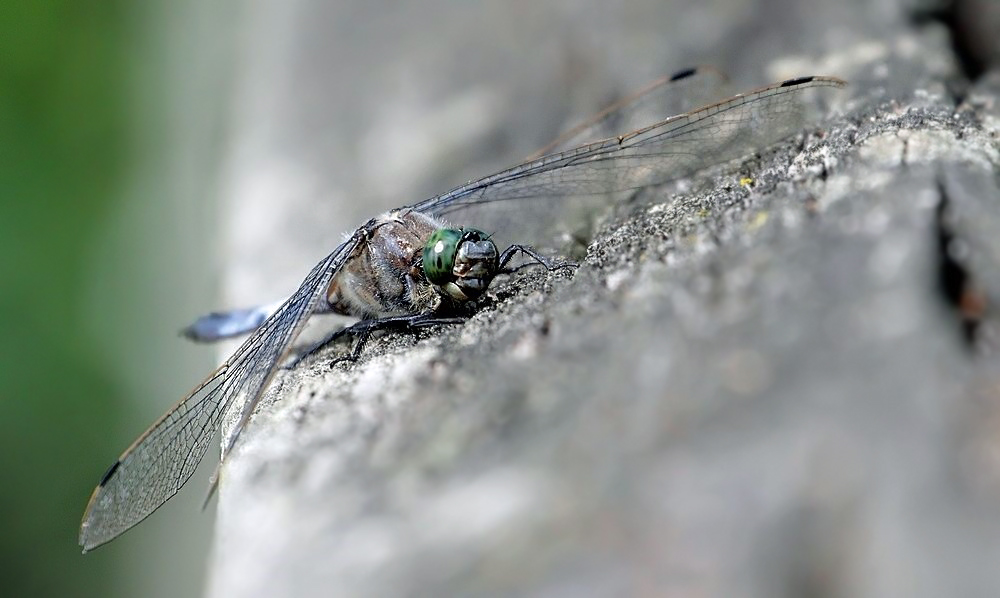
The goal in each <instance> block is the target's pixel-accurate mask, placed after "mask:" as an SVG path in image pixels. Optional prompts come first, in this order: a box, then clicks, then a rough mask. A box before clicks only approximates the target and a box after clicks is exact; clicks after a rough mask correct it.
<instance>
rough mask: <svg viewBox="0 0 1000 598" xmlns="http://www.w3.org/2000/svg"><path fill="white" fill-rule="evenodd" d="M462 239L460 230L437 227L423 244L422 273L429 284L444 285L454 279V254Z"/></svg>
mask: <svg viewBox="0 0 1000 598" xmlns="http://www.w3.org/2000/svg"><path fill="white" fill-rule="evenodd" d="M461 240H462V231H460V230H458V229H455V228H439V229H437V230H436V231H434V232H433V233H432V234H431V236H430V238H429V239H427V243H426V244H425V245H424V255H423V262H424V275H425V276H426V277H427V280H428V281H429V282H430V283H431V284H436V285H439V286H440V285H446V284H448V283H450V282H452V281H454V280H455V274H454V272H453V270H454V269H455V254H456V253H458V243H459V242H460V241H461Z"/></svg>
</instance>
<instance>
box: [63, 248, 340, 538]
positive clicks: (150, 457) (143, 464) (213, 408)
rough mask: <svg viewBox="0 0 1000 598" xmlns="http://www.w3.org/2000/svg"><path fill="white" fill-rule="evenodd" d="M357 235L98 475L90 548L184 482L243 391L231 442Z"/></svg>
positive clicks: (86, 528)
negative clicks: (101, 476)
mask: <svg viewBox="0 0 1000 598" xmlns="http://www.w3.org/2000/svg"><path fill="white" fill-rule="evenodd" d="M359 238H360V237H359V236H358V235H357V234H355V235H354V236H353V237H352V238H351V240H349V241H347V242H345V243H344V244H342V245H341V246H340V247H338V248H337V249H336V250H334V252H333V253H331V254H330V255H329V256H327V257H326V258H325V259H324V260H323V261H321V262H320V263H319V264H317V265H316V267H315V268H313V270H312V272H310V273H309V275H308V276H307V277H306V279H305V280H304V281H303V282H302V285H301V286H300V287H299V289H298V290H297V291H296V292H295V293H294V294H293V295H292V296H291V297H290V298H289V299H288V300H287V301H285V303H284V304H282V305H281V307H280V308H278V309H277V311H275V312H274V314H272V315H271V316H270V317H269V318H268V319H267V320H266V321H265V322H264V323H263V324H262V325H261V326H260V328H258V329H257V330H256V332H254V333H253V335H252V336H250V337H249V338H248V339H247V340H246V341H245V342H244V343H243V344H242V345H241V346H240V347H239V349H237V350H236V352H235V353H233V355H232V356H231V357H230V358H229V359H228V360H226V362H225V363H223V364H222V365H221V366H220V367H219V368H218V369H217V370H215V372H213V373H212V374H211V375H210V376H209V377H208V378H206V379H205V381H204V382H202V383H201V384H200V385H199V386H198V387H197V388H195V389H194V390H193V391H191V393H190V394H189V395H188V396H187V397H185V398H184V399H182V400H181V401H180V402H179V403H177V404H176V405H175V406H174V407H173V408H172V409H170V411H167V413H165V414H164V415H163V417H161V418H160V419H159V420H158V421H157V422H156V423H154V424H153V425H152V426H151V427H150V428H149V429H148V430H146V432H145V433H143V435H142V436H140V437H139V438H138V439H137V440H136V441H135V443H133V444H132V446H131V447H129V448H128V449H127V450H126V451H125V452H124V453H123V454H122V455H121V457H119V458H118V460H117V461H116V462H115V463H114V464H113V465H112V466H111V468H110V469H108V471H107V473H105V474H104V478H102V479H101V482H100V483H99V484H98V486H97V488H95V489H94V493H93V494H92V495H91V497H90V502H89V503H88V505H87V510H86V511H85V512H84V515H83V523H82V524H81V526H80V545H81V546H83V548H84V551H87V550H91V549H93V548H96V547H98V546H100V545H101V544H104V543H106V542H109V541H111V540H113V539H114V538H115V537H117V536H118V535H120V534H121V533H123V532H125V531H126V530H127V529H129V528H130V527H132V526H133V525H135V524H137V523H139V522H140V521H142V520H143V519H145V518H146V517H147V516H149V515H150V514H151V513H152V512H153V511H155V510H156V509H157V508H159V507H160V505H162V504H163V503H164V502H166V501H167V499H169V498H170V497H172V496H173V495H174V494H176V493H177V491H178V490H180V488H181V487H182V486H183V485H184V484H185V482H187V480H188V479H189V478H190V477H191V475H192V474H193V473H194V471H195V469H196V468H197V467H198V464H199V463H200V462H201V460H202V458H203V457H204V456H205V452H206V451H207V450H208V446H209V444H210V443H211V442H212V439H213V438H214V437H215V432H216V430H218V429H219V425H220V423H221V422H222V418H223V416H224V415H225V414H226V412H227V411H228V410H229V406H230V405H231V404H232V403H233V401H234V400H235V399H236V398H237V397H238V396H241V395H242V396H244V397H246V401H245V403H244V406H243V410H242V412H241V416H240V419H239V421H238V423H237V424H236V426H235V428H234V429H233V433H232V435H231V436H230V440H229V442H228V444H227V448H226V450H225V451H223V454H225V453H226V452H228V449H229V448H231V447H232V445H233V443H234V442H235V441H236V438H237V437H238V436H239V433H240V431H241V430H242V429H243V426H244V425H245V424H246V421H247V420H248V419H249V416H250V413H251V412H252V411H253V409H254V407H255V406H256V405H257V402H258V401H259V400H260V397H261V395H262V394H263V391H264V389H265V388H266V387H267V385H268V382H269V381H270V380H271V378H272V376H273V375H274V372H275V371H276V369H277V366H278V364H279V362H280V361H281V359H282V357H283V356H284V355H285V352H286V351H287V350H288V347H289V345H290V344H291V342H292V341H293V340H294V339H295V337H296V336H297V335H298V333H299V332H300V331H301V329H302V327H303V326H304V324H305V322H306V320H307V319H308V317H309V314H310V313H312V311H313V310H314V309H315V306H316V304H317V302H318V301H319V300H320V299H321V298H322V296H323V294H324V293H325V292H326V288H327V286H328V285H329V283H330V280H331V279H332V278H333V276H334V275H335V274H336V273H337V272H338V271H339V270H340V268H341V267H342V266H343V264H344V262H345V261H346V259H347V258H348V257H349V256H350V255H351V253H352V252H353V251H354V248H355V247H357V245H358V242H359V241H358V239H359Z"/></svg>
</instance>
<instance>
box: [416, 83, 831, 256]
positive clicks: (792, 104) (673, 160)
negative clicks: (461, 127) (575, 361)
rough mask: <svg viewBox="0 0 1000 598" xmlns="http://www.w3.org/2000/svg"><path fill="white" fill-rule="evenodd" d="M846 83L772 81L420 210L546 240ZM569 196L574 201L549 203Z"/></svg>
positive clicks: (783, 125)
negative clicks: (811, 94) (816, 93)
mask: <svg viewBox="0 0 1000 598" xmlns="http://www.w3.org/2000/svg"><path fill="white" fill-rule="evenodd" d="M844 85H846V83H845V82H844V81H842V80H840V79H837V78H834V77H803V78H800V79H791V80H788V81H783V82H781V83H775V84H772V85H768V86H766V87H762V88H760V89H756V90H754V91H751V92H747V93H743V94H739V95H735V96H733V97H731V98H729V99H726V100H723V101H721V102H718V103H715V104H710V105H708V106H703V107H701V108H698V109H696V110H692V111H690V112H686V113H684V114H680V115H677V116H673V117H670V118H668V119H666V120H662V121H660V122H657V123H655V124H653V125H650V126H647V127H644V128H641V129H637V130H634V131H632V132H630V133H627V134H625V135H621V136H618V137H612V138H608V139H605V140H602V141H597V142H594V143H590V144H586V145H582V146H579V147H576V148H573V149H570V150H566V151H563V152H558V153H555V154H550V155H547V156H543V157H542V158H538V159H537V160H531V161H528V162H525V163H523V164H520V165H518V166H515V167H513V168H510V169H507V170H504V171H501V172H498V173H496V174H494V175H491V176H488V177H485V178H483V179H480V180H478V181H474V182H471V183H468V184H466V185H463V186H461V187H458V188H456V189H453V190H452V191H449V192H447V193H444V194H442V195H439V196H437V197H434V198H431V199H428V200H425V201H423V202H421V203H419V204H417V205H416V206H414V209H416V210H418V211H421V212H425V213H428V214H431V215H433V216H436V217H440V218H443V219H446V220H450V221H452V222H453V223H456V224H468V225H472V226H476V227H478V228H480V229H482V230H485V231H487V232H491V233H496V237H497V239H498V243H501V242H503V243H509V242H513V241H516V242H519V243H532V244H535V245H539V246H542V247H546V246H548V245H549V244H550V243H549V242H550V241H551V240H552V239H553V235H552V233H553V228H554V227H555V226H556V225H557V224H560V223H563V222H570V223H571V225H570V226H571V227H572V226H574V224H572V223H575V222H577V221H579V220H580V217H581V215H583V214H587V213H589V212H591V211H592V210H593V208H594V207H596V206H601V205H606V204H608V203H609V196H610V197H614V196H615V194H616V193H617V192H621V191H627V190H632V189H637V188H640V187H644V186H648V185H653V184H658V183H662V182H665V181H668V180H671V179H676V178H681V177H684V176H689V175H690V174H692V173H694V172H696V171H698V170H700V169H703V168H706V167H708V166H711V165H715V164H720V163H723V162H727V161H730V160H733V159H736V158H740V157H743V156H745V155H747V154H748V153H751V152H753V151H754V150H757V149H760V148H763V147H767V146H768V145H771V144H773V143H775V142H777V141H779V140H781V139H783V138H785V137H787V136H789V135H791V134H793V133H795V132H796V131H798V130H799V129H800V128H801V126H802V124H803V120H804V117H805V116H806V113H807V111H808V110H807V109H808V107H809V104H808V102H806V97H807V93H806V92H807V91H808V90H810V89H814V88H838V87H843V86H844ZM565 198H573V200H574V201H572V202H563V201H551V200H555V199H565ZM546 199H547V200H550V201H543V200H546Z"/></svg>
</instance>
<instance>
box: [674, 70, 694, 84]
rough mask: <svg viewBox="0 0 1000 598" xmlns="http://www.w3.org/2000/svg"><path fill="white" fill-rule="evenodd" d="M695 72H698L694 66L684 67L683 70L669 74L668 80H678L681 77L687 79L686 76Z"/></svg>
mask: <svg viewBox="0 0 1000 598" xmlns="http://www.w3.org/2000/svg"><path fill="white" fill-rule="evenodd" d="M697 72H698V69H696V68H689V69H684V70H683V71H677V72H676V73H674V74H673V75H670V80H671V81H680V80H681V79H687V78H688V77H690V76H691V75H693V74H695V73H697Z"/></svg>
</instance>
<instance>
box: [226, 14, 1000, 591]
mask: <svg viewBox="0 0 1000 598" xmlns="http://www.w3.org/2000/svg"><path fill="white" fill-rule="evenodd" d="M751 4H752V3H751ZM834 4H835V3H817V4H816V6H817V10H821V9H820V7H821V6H822V7H825V8H822V10H825V11H827V13H826V14H827V21H826V22H824V23H822V26H820V24H819V23H816V22H814V21H815V19H804V20H803V23H804V24H803V25H802V26H800V27H798V28H797V29H796V31H795V35H794V36H792V37H793V38H795V39H805V40H812V41H809V42H808V43H809V44H818V46H816V45H812V46H809V47H808V50H809V51H810V52H812V54H813V58H812V59H811V61H807V60H805V59H802V58H794V57H791V56H794V55H792V54H789V55H788V56H786V57H782V56H781V55H774V56H775V57H774V58H773V60H772V61H771V62H769V63H768V64H769V65H773V64H777V63H780V64H785V65H788V64H799V63H801V64H803V65H806V66H807V68H808V72H813V71H815V72H816V73H817V74H819V73H822V74H833V75H839V76H843V77H845V78H848V79H850V80H851V81H852V87H851V88H850V89H849V90H848V91H847V92H844V93H843V94H842V95H841V96H840V97H839V98H837V99H836V100H835V101H834V102H833V104H834V105H833V113H832V116H831V117H830V118H829V119H827V120H822V121H817V122H816V123H814V124H813V125H811V126H809V127H807V128H806V129H804V130H803V132H802V133H801V134H800V135H798V136H796V137H793V138H791V139H789V140H787V141H786V142H783V143H781V144H779V145H778V146H776V147H774V148H771V149H770V150H769V151H766V152H762V153H761V154H760V155H758V156H754V157H751V158H748V159H747V160H744V161H742V162H739V163H735V164H730V165H725V166H722V167H718V168H713V169H710V170H708V171H706V172H705V173H703V174H701V175H699V176H697V177H694V178H693V179H689V180H686V181H681V182H678V183H675V184H671V185H666V186H663V187H657V188H648V189H644V190H642V191H640V192H639V193H638V194H636V196H634V197H632V198H630V200H629V201H626V202H625V203H623V204H620V205H618V206H614V207H613V208H609V209H608V210H607V211H606V212H605V213H604V214H602V215H600V220H599V223H598V226H597V230H596V232H595V235H594V238H593V240H592V241H591V242H590V244H589V246H588V248H587V253H586V257H585V258H584V259H583V260H582V262H581V266H580V268H579V269H578V270H577V271H576V272H574V273H566V272H561V273H556V274H548V273H545V272H540V271H525V272H523V273H521V274H519V275H517V276H515V277H513V278H512V279H510V280H505V281H499V280H498V281H497V283H496V284H495V285H494V287H493V289H492V291H493V296H494V297H493V300H492V301H491V302H490V304H489V305H487V306H485V307H484V308H483V309H482V310H481V311H480V312H478V313H477V314H476V315H475V316H474V317H473V318H472V319H471V320H470V321H469V322H468V323H466V324H464V325H462V326H456V327H448V328H442V329H438V330H430V331H424V332H421V333H420V334H418V335H406V334H392V335H385V336H382V337H380V338H378V339H376V340H375V341H373V342H372V343H371V345H370V346H369V347H368V348H367V350H366V351H365V352H364V354H363V357H362V359H361V360H360V361H359V362H358V363H356V364H352V365H347V366H345V365H337V366H334V367H333V368H332V369H331V367H330V362H331V360H332V359H333V358H334V357H335V356H336V355H337V354H338V351H343V350H345V347H344V346H335V347H331V348H329V349H328V350H326V351H325V352H323V353H321V354H319V355H318V356H316V357H314V358H312V359H310V360H307V361H305V362H303V363H302V364H301V365H300V366H299V367H297V368H296V369H295V370H293V371H290V372H285V373H283V374H282V375H280V376H279V377H278V378H277V379H276V382H275V384H274V386H273V388H272V390H271V391H270V392H269V393H268V395H267V397H266V398H265V400H264V401H263V402H262V404H261V406H260V408H259V409H258V412H257V415H256V416H255V418H254V420H253V421H252V423H251V424H250V426H249V427H248V428H247V430H246V431H245V433H244V435H243V437H242V438H241V441H240V443H239V445H238V448H237V449H236V451H235V453H234V454H233V455H232V458H231V460H230V461H229V462H228V463H227V466H226V469H225V474H224V477H223V482H222V485H221V489H220V499H219V506H218V521H217V530H216V544H215V555H214V563H213V571H212V578H211V581H210V587H209V594H210V595H212V596H274V595H288V596H403V595H405V596H539V597H541V596H545V597H549V596H553V597H554V596H567V597H578V596H675V595H676V596H680V595H705V596H761V597H765V596H766V597H776V596H848V595H850V596H906V597H908V598H909V597H919V596H944V595H948V596H988V595H991V594H993V593H994V592H995V590H996V588H998V587H1000V567H998V566H997V564H998V563H1000V456H998V455H1000V390H998V388H1000V374H998V373H997V372H1000V368H997V359H996V357H995V356H993V353H992V352H991V347H995V346H996V337H997V336H998V335H997V332H996V330H997V328H996V327H997V316H996V307H995V305H996V301H998V297H1000V247H998V245H997V239H998V238H1000V184H998V180H1000V176H998V168H1000V144H998V138H997V134H998V129H1000V127H998V121H997V117H996V114H997V112H996V110H997V108H996V105H995V104H992V103H991V102H995V101H996V89H997V87H996V85H995V84H994V85H992V86H990V84H989V83H988V82H989V80H990V79H989V78H983V79H982V82H981V83H978V84H977V87H974V88H973V92H974V93H970V94H968V98H969V101H968V102H964V103H959V102H957V100H956V95H955V94H956V93H959V94H963V95H964V94H965V93H966V91H967V89H966V87H965V85H964V84H963V83H962V81H963V80H962V76H961V75H960V73H959V71H958V68H957V64H956V62H955V60H954V59H953V58H951V56H950V49H949V47H948V45H947V35H946V34H945V32H944V30H943V29H942V28H940V27H936V26H934V25H933V24H931V25H924V26H923V27H922V28H921V29H912V30H911V29H910V27H913V25H912V24H906V23H904V22H903V21H904V20H903V19H901V18H900V19H898V20H894V19H893V18H889V17H886V18H885V19H884V23H883V25H881V26H880V28H876V29H875V30H870V29H868V28H871V27H873V25H872V20H871V19H867V20H865V22H864V24H859V23H858V22H856V21H853V20H852V19H857V18H858V17H857V16H856V15H855V16H851V15H849V14H846V13H840V12H838V11H837V9H836V8H834V7H833V5H834ZM515 6H519V5H518V4H516V3H515ZM737 6H738V5H736V4H733V5H732V6H727V7H726V8H727V10H728V12H725V14H728V15H730V16H731V15H733V14H744V13H738V12H737V11H738V10H745V11H747V12H746V13H745V14H749V15H755V14H760V13H758V12H754V11H753V10H752V9H750V8H744V9H737V8H734V7H737ZM866 6H867V5H866ZM717 8H718V7H717ZM855 8H857V6H855ZM893 8H895V10H901V9H900V8H899V7H890V6H884V7H883V10H885V11H891V10H892V9H893ZM302 10H307V9H302ZM465 10H468V9H465ZM496 10H504V9H499V8H497V9H496ZM510 10H514V9H510ZM565 10H566V11H569V9H565ZM650 10H652V9H650ZM676 10H681V8H680V7H678V8H676ZM692 10H694V9H692ZM702 10H709V9H702ZM719 10H721V9H719ZM760 10H764V9H760ZM766 10H771V11H773V10H777V9H776V8H775V7H774V6H770V7H767V8H766ZM799 10H801V9H799ZM463 14H465V13H463ZM567 14H568V12H567ZM573 14H574V15H576V14H578V13H575V12H574V13H573ZM649 14H650V16H649V17H648V18H647V20H648V21H650V23H649V27H650V29H654V28H655V25H656V23H655V18H656V16H657V15H658V14H659V13H656V11H652V12H651V13H649ZM466 16H468V15H466ZM509 18H512V19H513V18H514V17H509ZM578 18H579V19H580V20H581V21H586V20H587V19H586V18H585V17H578ZM691 18H693V17H691ZM720 18H721V17H720ZM638 20H639V21H642V19H638ZM362 22H363V21H362ZM358 26H359V27H362V26H363V25H361V24H359V25H358ZM720 26H721V25H720ZM730 26H731V27H733V31H734V32H735V33H734V35H746V31H745V29H744V28H741V27H739V26H737V25H730ZM852 26H853V27H856V28H855V29H851V27H852ZM581 27H582V26H581ZM810 28H811V29H810ZM584 29H585V27H584ZM595 30H599V28H596V29H595ZM768 31H775V30H773V29H768ZM838 32H839V33H838ZM848 32H849V33H848ZM645 34H649V32H645V33H643V32H638V33H636V37H635V38H634V39H633V40H632V41H633V42H635V40H639V39H646V38H644V37H643V35H645ZM427 35H431V33H427ZM649 35H650V37H649V39H651V40H652V39H653V36H652V35H651V34H649ZM775 35H777V33H776V34H775ZM837 35H840V36H842V37H843V39H849V40H850V42H851V43H849V44H846V45H845V44H842V43H837V44H833V43H832V42H831V41H829V38H832V37H836V36H837ZM824 36H826V37H824ZM685 39H688V40H689V41H687V42H685V43H691V44H693V43H694V42H693V41H690V35H689V37H688V38H685ZM790 39H791V38H790ZM837 39H841V38H837ZM442 43H445V42H444V41H442ZM650 43H652V42H650ZM803 43H805V42H803ZM663 44H664V45H665V46H666V47H667V48H674V51H675V52H677V51H678V50H676V47H677V46H670V45H669V43H668V42H666V41H664V42H663ZM760 44H763V45H765V46H766V45H767V42H765V41H760V42H757V45H755V46H753V47H755V48H756V47H757V46H759V45H760ZM807 45H808V44H807ZM657 47H659V46H657ZM797 50H798V51H805V50H806V49H805V48H803V47H801V46H800V47H798V48H797ZM512 51H513V49H512ZM703 51H704V52H705V53H706V54H708V50H703ZM722 51H725V52H728V53H729V54H728V55H730V56H731V55H733V53H734V52H735V50H734V49H733V48H728V49H724V50H720V52H722ZM758 51H760V52H764V53H765V54H766V53H767V52H766V50H758ZM659 52H661V55H669V50H667V49H662V48H661V49H660V50H659ZM487 54H488V53H487ZM626 56H627V57H628V60H633V61H634V60H635V56H634V55H632V56H628V55H627V54H626ZM401 60H402V59H401ZM470 60H471V58H470ZM608 60H609V62H611V63H614V60H616V59H612V58H609V59H608ZM740 60H741V59H739V58H736V59H723V61H724V62H726V63H727V64H723V65H722V66H733V64H739V62H740ZM675 66H679V65H675ZM400 68H402V67H400ZM768 68H770V67H768ZM774 68H775V69H778V70H780V68H785V67H774ZM765 70H767V69H765ZM793 74H794V73H793ZM797 74H806V73H805V72H800V73H797ZM782 76H784V75H782ZM993 80H994V81H995V78H994V79H993ZM765 81H766V80H765V79H759V80H757V81H756V82H751V85H752V84H754V83H763V82H765ZM442 97H447V94H445V95H443V96H442ZM973 100H975V101H973ZM510 109H511V108H509V107H508V110H510ZM498 118H499V119H500V120H499V121H498V122H501V123H505V122H508V121H507V120H506V119H507V118H508V117H507V116H499V117H498ZM497 126H499V125H497ZM306 137H308V135H306ZM316 139H319V137H318V136H317V137H316V138H315V139H314V141H315V140H316ZM533 141H535V142H537V143H538V144H539V145H540V144H541V143H543V141H544V140H542V139H535V140H533ZM317 142H318V141H317ZM446 170H447V169H446ZM486 173H487V171H483V172H480V173H479V174H486ZM238 175H239V172H238V171H234V173H232V176H233V177H237V178H238ZM744 177H747V178H749V179H751V182H750V183H749V184H741V179H742V178H744ZM446 186H447V184H444V185H443V186H442V187H440V188H439V189H438V190H443V189H444V188H445V187H446ZM322 187H323V186H322V185H320V187H319V191H322ZM416 199H419V197H415V198H410V199H408V200H404V201H400V202H398V203H410V202H411V201H413V200H416ZM352 209H354V208H352ZM374 211H377V209H375V208H373V210H372V212H374ZM343 228H344V229H346V228H348V227H346V226H345V227H343ZM307 236H308V235H307ZM242 242H246V243H249V242H250V241H249V240H247V241H242ZM330 247H332V244H331V245H330V246H328V247H325V248H318V249H317V253H316V255H317V256H318V255H321V254H322V253H323V251H325V250H328V249H329V248H330ZM252 265H253V264H252V263H249V264H248V263H245V262H244V263H241V264H240V265H239V268H250V267H251V266H252ZM307 268H308V265H306V266H305V267H303V268H301V271H302V272H305V271H306V269H307ZM949 273H950V274H949ZM265 274H266V272H265ZM956 277H957V278H956ZM955 280H958V283H955ZM956 284H957V285H958V286H957V287H956ZM242 288H243V287H240V286H239V285H237V289H236V290H237V291H239V292H242ZM267 290H268V291H271V292H275V293H277V292H280V289H278V290H277V291H275V290H274V289H267ZM260 298H268V296H267V295H266V294H265V295H264V296H262V297H260ZM983 305H985V306H986V307H985V308H983ZM970 318H972V319H973V320H974V322H975V324H974V328H975V330H974V333H973V335H972V336H970V335H969V333H968V326H969V324H968V321H969V319H970ZM994 350H995V349H994Z"/></svg>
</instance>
